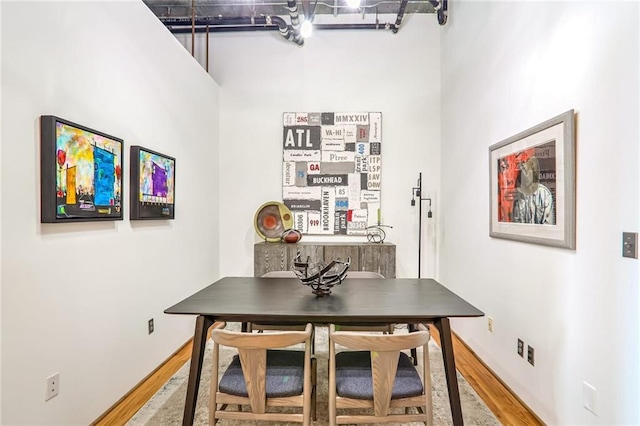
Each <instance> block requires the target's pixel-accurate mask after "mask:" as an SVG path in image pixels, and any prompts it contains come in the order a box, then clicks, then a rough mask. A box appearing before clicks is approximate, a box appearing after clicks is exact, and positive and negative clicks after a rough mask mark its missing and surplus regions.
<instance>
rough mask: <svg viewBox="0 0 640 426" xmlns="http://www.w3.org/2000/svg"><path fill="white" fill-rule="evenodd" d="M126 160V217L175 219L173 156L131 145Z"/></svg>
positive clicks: (136, 218)
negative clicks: (127, 208)
mask: <svg viewBox="0 0 640 426" xmlns="http://www.w3.org/2000/svg"><path fill="white" fill-rule="evenodd" d="M130 161H131V170H130V173H129V176H130V185H131V192H130V200H129V201H130V204H131V211H130V213H129V219H130V220H163V219H164V220H167V219H169V220H170V219H175V176H176V159H175V158H174V157H171V156H169V155H166V154H162V153H160V152H157V151H154V150H151V149H148V148H144V147H142V146H139V145H132V146H131V147H130Z"/></svg>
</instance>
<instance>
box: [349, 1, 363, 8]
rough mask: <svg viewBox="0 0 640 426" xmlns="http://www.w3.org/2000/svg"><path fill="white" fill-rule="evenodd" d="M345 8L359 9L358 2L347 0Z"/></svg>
mask: <svg viewBox="0 0 640 426" xmlns="http://www.w3.org/2000/svg"><path fill="white" fill-rule="evenodd" d="M347 6H349V7H351V8H353V9H357V8H358V7H360V0H347Z"/></svg>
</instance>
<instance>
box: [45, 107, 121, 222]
mask: <svg viewBox="0 0 640 426" xmlns="http://www.w3.org/2000/svg"><path fill="white" fill-rule="evenodd" d="M40 144H41V147H40V148H41V149H40V164H41V165H40V167H41V170H40V186H41V188H40V191H41V194H40V222H42V223H64V222H67V223H68V222H87V221H96V220H122V167H123V160H124V159H123V141H122V139H119V138H116V137H114V136H110V135H107V134H106V133H102V132H99V131H97V130H93V129H90V128H88V127H85V126H82V125H80V124H76V123H73V122H71V121H68V120H64V119H62V118H60V117H56V116H53V115H43V116H41V117H40Z"/></svg>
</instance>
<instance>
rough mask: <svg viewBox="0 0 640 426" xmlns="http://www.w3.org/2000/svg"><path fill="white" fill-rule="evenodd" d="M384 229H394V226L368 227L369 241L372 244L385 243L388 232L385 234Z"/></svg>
mask: <svg viewBox="0 0 640 426" xmlns="http://www.w3.org/2000/svg"><path fill="white" fill-rule="evenodd" d="M383 227H386V228H393V226H389V225H373V226H368V227H367V241H369V242H370V243H380V244H382V243H384V239H385V238H386V237H387V234H386V232H384V229H382V228H383Z"/></svg>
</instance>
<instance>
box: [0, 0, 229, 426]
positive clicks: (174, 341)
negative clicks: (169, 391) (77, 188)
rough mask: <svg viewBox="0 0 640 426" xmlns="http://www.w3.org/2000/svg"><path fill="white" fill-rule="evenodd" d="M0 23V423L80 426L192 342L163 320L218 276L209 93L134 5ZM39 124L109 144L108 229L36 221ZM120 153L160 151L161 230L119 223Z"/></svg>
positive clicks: (54, 11) (27, 8) (6, 10)
mask: <svg viewBox="0 0 640 426" xmlns="http://www.w3.org/2000/svg"><path fill="white" fill-rule="evenodd" d="M1 22H2V86H1V89H2V144H1V146H0V148H1V149H2V163H1V164H2V168H1V173H2V175H1V176H2V180H1V184H2V210H1V222H0V226H1V230H2V234H1V242H2V252H1V256H2V257H1V260H2V263H1V268H2V275H1V279H2V315H3V317H2V319H3V321H2V396H3V398H2V419H1V420H0V423H2V424H7V425H9V424H10V425H19V424H24V425H34V424H38V425H47V424H50V425H54V424H56V425H61V424H64V425H79V424H89V423H90V422H91V421H93V420H95V419H96V418H97V417H98V416H99V415H101V414H102V413H103V412H104V411H105V410H107V409H108V408H109V407H110V406H111V405H112V404H113V403H115V402H116V401H117V400H118V399H119V398H120V397H122V396H123V395H124V394H125V393H126V392H127V391H129V390H130V389H131V388H132V387H133V386H135V385H136V384H137V383H138V382H139V381H140V380H141V379H143V378H144V377H145V376H146V375H147V374H148V373H150V372H151V371H152V370H153V369H154V368H156V367H157V366H158V365H159V364H160V363H161V362H162V361H163V360H165V359H166V358H167V357H169V356H170V355H171V354H172V353H173V352H174V351H175V350H176V349H177V348H178V347H180V346H181V345H182V344H183V343H184V342H185V341H187V340H188V339H189V337H190V336H192V334H193V324H194V318H193V317H176V316H168V315H165V314H164V313H163V310H164V309H166V308H167V307H169V306H171V305H173V304H174V303H176V302H178V301H179V300H181V299H183V298H184V297H186V296H188V295H190V294H192V293H194V292H195V291H197V290H199V289H200V288H202V287H204V286H205V285H206V284H208V283H210V282H212V281H213V280H215V279H216V278H218V269H219V267H218V258H219V252H218V250H219V249H218V230H217V229H218V190H217V173H218V152H217V144H218V140H217V131H218V87H217V85H216V83H215V82H214V81H213V80H212V79H211V78H210V76H209V75H207V74H206V73H205V72H204V71H203V70H202V68H201V67H200V66H199V65H198V64H197V63H196V62H195V61H193V60H192V59H191V58H190V57H189V56H188V54H187V53H186V52H185V50H184V49H183V48H182V46H181V45H180V44H179V43H178V42H177V41H176V40H175V38H174V37H173V36H172V35H171V34H170V33H169V32H167V31H166V29H165V28H164V27H163V26H162V25H161V24H160V23H159V22H158V20H157V19H156V18H155V17H154V16H153V14H152V13H151V12H150V11H149V10H148V9H147V8H146V6H144V4H143V3H142V2H140V1H127V2H104V1H96V2H93V1H91V2H22V1H21V2H6V1H5V2H3V3H2V21H1ZM42 114H54V115H58V116H61V117H63V118H66V119H69V120H72V121H75V122H77V123H81V124H83V125H86V126H88V127H91V128H94V129H97V130H101V131H103V132H106V133H108V134H112V135H114V136H118V137H121V138H123V139H124V141H125V150H126V155H125V164H124V166H125V167H124V182H126V184H125V194H124V195H125V197H124V198H125V215H124V216H125V217H124V219H125V220H124V221H118V222H100V223H75V224H40V215H39V209H40V203H39V197H40V191H39V188H40V181H39V178H40V172H39V116H40V115H42ZM134 144H140V145H142V146H145V147H149V148H152V149H154V150H157V151H160V152H163V153H167V154H170V155H173V156H175V157H176V159H177V162H176V166H177V168H176V170H177V175H176V201H177V207H176V219H175V220H173V221H152V222H153V223H152V222H144V223H134V222H130V221H129V220H128V219H129V215H128V212H129V203H128V197H129V185H128V182H129V173H128V170H129V163H130V162H129V155H128V151H129V146H131V145H134ZM149 318H155V324H156V331H155V333H154V334H151V335H147V320H148V319H149ZM55 372H59V373H60V383H61V386H60V394H59V396H57V397H56V398H54V399H51V400H50V401H48V402H46V403H45V401H44V395H45V378H46V377H47V376H49V375H51V374H53V373H55Z"/></svg>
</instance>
